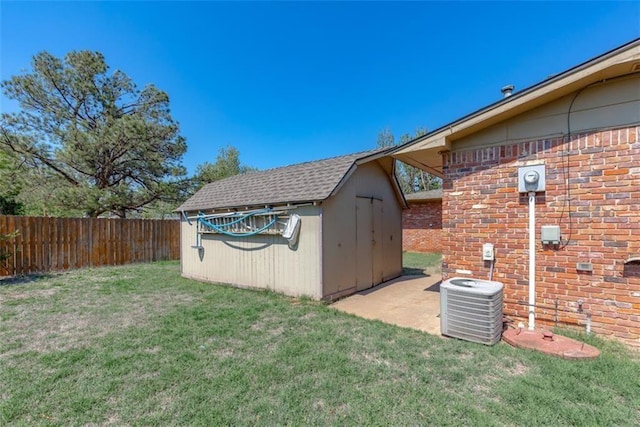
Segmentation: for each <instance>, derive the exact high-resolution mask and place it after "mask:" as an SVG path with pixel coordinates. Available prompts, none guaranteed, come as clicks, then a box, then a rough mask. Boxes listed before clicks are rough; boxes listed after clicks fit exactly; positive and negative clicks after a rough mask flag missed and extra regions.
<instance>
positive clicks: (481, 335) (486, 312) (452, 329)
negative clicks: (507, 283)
mask: <svg viewBox="0 0 640 427" xmlns="http://www.w3.org/2000/svg"><path fill="white" fill-rule="evenodd" d="M502 287H503V285H502V283H500V282H493V281H489V280H481V279H467V278H460V277H456V278H453V279H449V280H446V281H444V282H443V283H442V285H440V331H441V332H442V335H446V336H449V337H453V338H459V339H462V340H466V341H473V342H477V343H480V344H486V345H493V344H495V343H497V342H498V341H500V338H501V337H502Z"/></svg>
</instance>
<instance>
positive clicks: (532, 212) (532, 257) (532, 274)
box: [529, 191, 536, 331]
mask: <svg viewBox="0 0 640 427" xmlns="http://www.w3.org/2000/svg"><path fill="white" fill-rule="evenodd" d="M535 227H536V193H535V191H530V192H529V330H530V331H533V330H534V328H535V327H536V313H535V304H536V228H535Z"/></svg>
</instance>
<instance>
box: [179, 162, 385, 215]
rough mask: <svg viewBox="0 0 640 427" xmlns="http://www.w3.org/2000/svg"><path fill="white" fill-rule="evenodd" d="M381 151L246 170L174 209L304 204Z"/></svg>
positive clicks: (319, 197)
mask: <svg viewBox="0 0 640 427" xmlns="http://www.w3.org/2000/svg"><path fill="white" fill-rule="evenodd" d="M382 151H383V150H375V151H364V152H360V153H354V154H348V155H346V156H340V157H332V158H329V159H323V160H316V161H313V162H306V163H298V164H295V165H291V166H284V167H280V168H275V169H269V170H265V171H259V172H249V173H245V174H241V175H235V176H232V177H229V178H225V179H221V180H219V181H215V182H212V183H210V184H207V185H205V186H204V187H202V188H201V189H200V190H199V191H198V192H197V193H196V194H194V195H193V196H192V197H191V198H190V199H188V200H187V201H186V202H184V203H183V204H182V206H180V207H179V208H177V209H176V210H177V211H195V210H205V209H219V208H236V207H243V206H260V205H275V204H283V203H304V202H311V201H321V200H325V199H326V198H328V197H329V196H330V195H331V193H332V192H333V190H334V189H335V188H336V187H337V186H338V184H339V183H340V181H341V180H342V178H343V177H344V176H345V175H346V174H347V172H348V171H349V170H350V169H351V166H353V164H354V163H355V162H356V161H357V160H360V159H363V158H365V157H368V156H371V155H372V154H376V153H380V152H382Z"/></svg>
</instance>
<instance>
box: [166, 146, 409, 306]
mask: <svg viewBox="0 0 640 427" xmlns="http://www.w3.org/2000/svg"><path fill="white" fill-rule="evenodd" d="M394 168H395V161H394V160H393V159H392V158H391V157H389V156H387V155H386V152H385V151H374V152H362V153H355V154H350V155H346V156H340V157H334V158H330V159H324V160H318V161H313V162H307V163H300V164H296V165H292V166H286V167H281V168H276V169H271V170H266V171H260V172H251V173H247V174H242V175H236V176H233V177H230V178H226V179H223V180H220V181H216V182H213V183H210V184H208V185H206V186H204V187H203V188H202V189H201V190H200V191H198V192H197V193H196V194H195V195H194V196H193V197H191V198H190V199H189V200H187V201H186V202H185V203H184V204H183V205H182V206H180V207H179V208H178V211H180V212H182V224H181V258H180V259H181V271H182V275H183V276H185V277H189V278H193V279H197V280H203V281H208V282H218V283H227V284H233V285H237V286H241V287H251V288H263V289H271V290H274V291H276V292H281V293H284V294H287V295H292V296H301V295H305V296H309V297H312V298H316V299H336V298H339V297H341V296H344V295H349V294H352V293H355V292H356V291H359V290H362V289H367V288H369V287H371V286H374V285H377V284H379V283H382V282H384V281H386V280H390V279H393V278H395V277H398V276H399V275H400V274H401V273H402V210H403V208H405V207H406V202H405V200H404V197H403V196H402V193H401V191H400V187H399V185H398V183H397V181H396V178H395V173H394Z"/></svg>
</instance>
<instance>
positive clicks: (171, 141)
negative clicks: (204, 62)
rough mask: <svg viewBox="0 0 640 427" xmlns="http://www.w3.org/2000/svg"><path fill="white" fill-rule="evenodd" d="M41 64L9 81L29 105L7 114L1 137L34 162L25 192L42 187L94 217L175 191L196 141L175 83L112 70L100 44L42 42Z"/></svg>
mask: <svg viewBox="0 0 640 427" xmlns="http://www.w3.org/2000/svg"><path fill="white" fill-rule="evenodd" d="M32 68H33V70H32V71H31V72H27V73H25V74H23V75H19V76H13V77H11V78H10V79H9V80H6V81H3V82H2V88H3V90H4V93H5V95H6V96H7V97H8V98H10V99H14V100H16V101H18V103H19V105H20V111H19V112H18V113H11V114H6V113H5V114H2V116H1V118H0V147H2V148H3V149H4V150H6V151H9V152H11V153H13V155H15V156H16V157H17V158H18V159H19V161H20V162H21V163H22V164H23V165H24V166H26V167H28V168H29V170H30V176H29V180H30V182H29V188H25V189H23V192H25V191H26V192H32V190H39V191H40V192H41V193H42V197H44V199H45V200H41V203H42V204H43V206H44V205H46V206H48V209H49V210H52V209H54V210H56V211H62V213H63V214H66V215H73V214H76V213H80V214H83V215H85V216H91V217H96V216H100V215H104V214H112V215H117V216H120V217H125V216H127V214H128V213H130V212H132V211H133V212H135V211H140V210H141V209H142V208H143V207H144V206H146V205H148V204H149V203H152V202H155V201H159V200H168V199H170V198H172V197H174V196H175V194H176V186H179V185H181V184H183V183H184V181H183V180H182V181H181V178H183V176H184V175H185V169H184V167H183V166H182V164H181V160H182V155H183V154H184V152H185V151H186V143H185V140H184V138H183V137H182V136H180V133H179V127H178V123H177V122H175V121H174V119H173V118H172V117H171V114H170V112H169V97H168V95H167V94H166V93H165V92H163V91H161V90H159V89H157V88H156V87H155V86H153V85H148V86H146V87H144V88H143V89H142V90H139V89H138V88H137V86H136V85H135V84H134V82H133V81H132V80H131V78H129V77H128V76H127V75H126V74H124V73H123V72H121V71H119V70H116V71H114V72H112V73H109V72H108V70H109V69H108V66H107V64H106V62H105V59H104V57H103V56H102V54H100V53H99V52H91V51H73V52H70V53H68V54H67V55H66V56H65V57H64V59H59V58H56V57H55V56H53V55H51V54H49V53H47V52H42V53H39V54H37V55H36V56H34V58H33V61H32ZM36 185H37V186H38V187H36ZM37 192H38V191H35V192H34V193H35V194H37ZM38 197H40V196H38ZM27 198H28V197H27ZM45 210H46V209H45Z"/></svg>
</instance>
